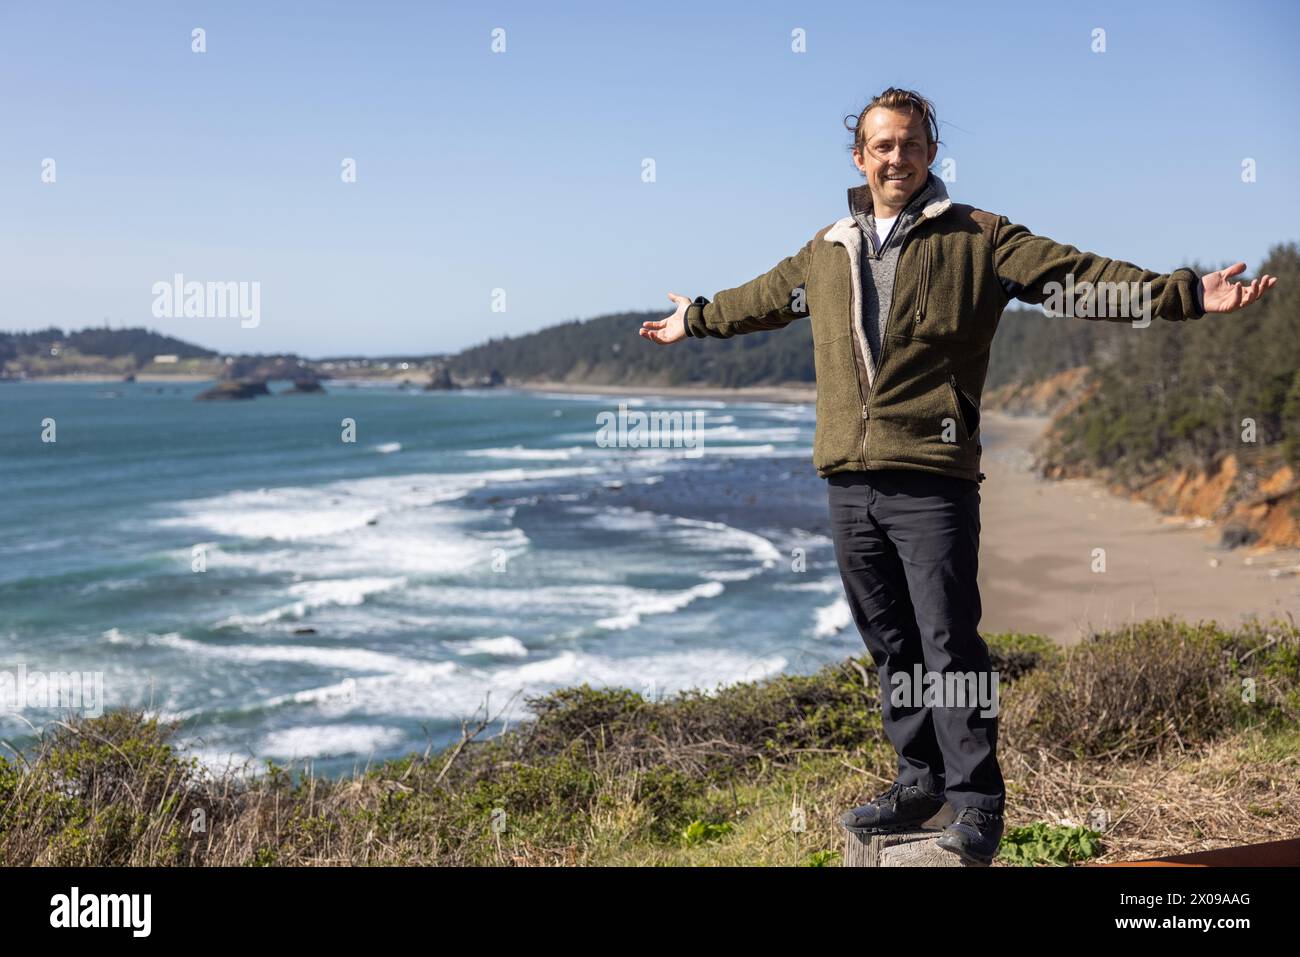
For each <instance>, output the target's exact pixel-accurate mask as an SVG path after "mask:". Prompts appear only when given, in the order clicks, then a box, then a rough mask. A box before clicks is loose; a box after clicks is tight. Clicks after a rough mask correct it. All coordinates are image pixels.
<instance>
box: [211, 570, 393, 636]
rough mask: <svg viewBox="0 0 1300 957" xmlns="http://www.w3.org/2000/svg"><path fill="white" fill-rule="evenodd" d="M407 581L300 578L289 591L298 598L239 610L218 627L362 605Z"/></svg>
mask: <svg viewBox="0 0 1300 957" xmlns="http://www.w3.org/2000/svg"><path fill="white" fill-rule="evenodd" d="M405 584H406V579H405V578H400V577H399V578H351V579H347V578H345V579H325V580H321V581H305V582H297V583H295V584H293V585H290V586H289V587H288V589H286V590H287V592H288V593H289V594H290V595H291V596H293V597H294V598H296V601H293V602H290V603H289V604H287V605H280V606H278V607H276V608H272V609H271V610H269V611H264V612H258V613H256V614H248V615H243V614H236V615H230V616H229V617H227V618H223V619H222V620H221V621H219V622H217V623H216V626H215V627H217V628H223V627H229V626H236V627H238V626H246V625H264V624H267V623H269V622H273V621H279V620H281V619H285V618H294V619H298V618H303V617H304V616H306V615H307V614H308V613H309V612H311V611H312V610H314V609H316V608H322V607H324V606H327V605H360V604H361V603H362V602H364V601H365V600H366V598H368V597H369V596H370V595H375V594H380V593H382V592H386V591H392V590H393V589H395V588H401V587H402V586H403V585H405Z"/></svg>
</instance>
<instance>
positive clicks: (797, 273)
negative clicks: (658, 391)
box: [641, 237, 816, 344]
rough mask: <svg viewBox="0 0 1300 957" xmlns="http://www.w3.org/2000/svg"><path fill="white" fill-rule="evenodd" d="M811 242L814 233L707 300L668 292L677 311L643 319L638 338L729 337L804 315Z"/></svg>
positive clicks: (780, 325) (774, 326)
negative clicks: (787, 253)
mask: <svg viewBox="0 0 1300 957" xmlns="http://www.w3.org/2000/svg"><path fill="white" fill-rule="evenodd" d="M815 241H816V240H815V237H814V239H810V240H808V242H807V243H805V244H804V246H803V248H802V249H800V250H799V251H798V252H797V253H795V254H794V255H793V256H787V257H785V259H782V260H781V261H780V262H779V263H777V264H776V265H775V266H773V267H772V268H771V269H770V270H768V271H767V272H765V273H763V275H761V276H757V277H755V278H753V279H751V280H750V281H749V282H747V283H744V284H742V285H740V286H736V287H734V288H732V289H724V290H722V291H721V292H719V293H718V294H717V295H716V296H714V297H713V301H712V302H709V301H708V300H707V299H704V298H703V297H700V298H699V299H697V300H695V301H692V300H690V299H687V298H686V297H685V296H681V295H678V294H677V293H671V292H670V293H669V294H668V298H669V299H670V300H672V301H673V302H675V303H676V304H677V311H676V312H674V313H673V314H672V315H671V316H669V317H667V318H666V319H660V320H657V321H656V320H651V321H648V322H644V323H642V325H641V335H642V337H643V338H646V339H650V340H651V341H652V342H658V343H661V344H668V343H672V342H677V341H678V340H679V339H685V338H687V337H688V336H690V337H694V338H696V339H703V338H704V337H706V336H711V337H713V338H715V339H730V338H731V337H732V336H734V335H738V334H743V333H747V332H762V331H765V330H768V329H781V328H783V327H785V326H787V325H789V324H790V323H791V322H793V321H794V320H796V319H799V318H801V317H803V316H806V315H808V306H807V303H806V301H805V298H804V291H805V289H806V287H807V282H808V267H809V263H811V262H812V250H813V243H814V242H815Z"/></svg>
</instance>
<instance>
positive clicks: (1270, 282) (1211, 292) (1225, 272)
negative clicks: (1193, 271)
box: [1201, 263, 1277, 312]
mask: <svg viewBox="0 0 1300 957" xmlns="http://www.w3.org/2000/svg"><path fill="white" fill-rule="evenodd" d="M1245 268H1246V264H1245V263H1233V264H1232V265H1231V266H1229V267H1227V268H1226V269H1220V270H1219V271H1218V272H1208V273H1206V274H1205V275H1204V276H1202V277H1201V283H1202V285H1203V286H1204V294H1205V311H1206V312H1235V311H1236V310H1238V309H1241V308H1243V307H1245V306H1249V305H1250V304H1251V303H1252V302H1254V301H1255V300H1256V299H1259V298H1260V297H1261V296H1263V295H1264V293H1266V292H1268V291H1269V290H1270V289H1272V288H1273V286H1274V285H1276V284H1277V277H1276V276H1269V275H1267V274H1265V275H1263V276H1259V277H1257V278H1255V279H1253V280H1251V283H1250V285H1249V286H1243V285H1242V284H1241V283H1239V282H1232V281H1231V280H1230V279H1229V278H1228V277H1230V276H1235V275H1237V274H1238V273H1240V272H1241V271H1242V270H1244V269H1245Z"/></svg>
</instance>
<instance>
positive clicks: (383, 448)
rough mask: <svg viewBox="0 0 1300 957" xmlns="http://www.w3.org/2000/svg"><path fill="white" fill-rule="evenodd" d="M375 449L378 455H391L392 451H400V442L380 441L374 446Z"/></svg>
mask: <svg viewBox="0 0 1300 957" xmlns="http://www.w3.org/2000/svg"><path fill="white" fill-rule="evenodd" d="M375 451H376V452H378V453H379V454H380V455H391V454H392V453H394V452H400V451H402V443H401V442H380V443H379V444H378V445H376V446H375Z"/></svg>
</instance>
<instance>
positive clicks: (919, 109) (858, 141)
mask: <svg viewBox="0 0 1300 957" xmlns="http://www.w3.org/2000/svg"><path fill="white" fill-rule="evenodd" d="M877 107H882V108H884V109H887V110H898V111H899V112H901V113H919V114H920V115H921V121H922V122H923V123H924V124H925V137H926V140H927V141H928V142H927V143H926V145H927V146H932V145H933V144H935V143H938V142H940V140H939V119H938V117H937V115H936V114H935V112H934V104H933V103H931V102H930V101H929V100H927V99H926V98H925V97H923V96H922V95H921V94H920V93H917V92H916V91H915V90H900V89H899V88H898V87H895V86H891V87H890V88H889V89H887V90H885V92H883V93H881V94H880V95H879V96H876V97H872V99H871V102H870V103H868V104H867V105H866V106H865V107H863V108H862V112H861V113H859V114H858V115H857V116H856V117H855V116H854V115H853V114H852V113H850V114H849V115H848V116H846V117H844V128H845V129H847V130H849V132H851V133H852V134H853V145H852V146H850V147H849V150H850V151H852V150H854V149H858V150H862V151H863V152H865V151H866V147H867V144H866V142H865V138H866V130H865V126H864V121H865V120H866V118H867V114H868V113H870V112H871V111H872V110H874V109H876V108H877Z"/></svg>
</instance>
